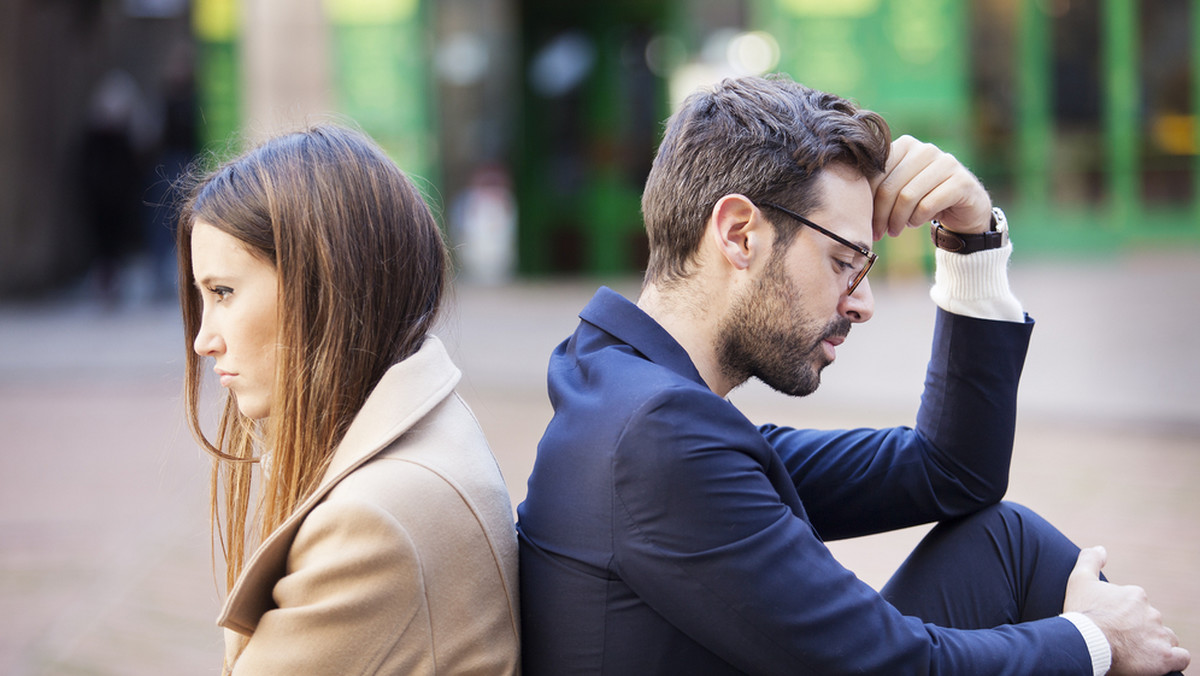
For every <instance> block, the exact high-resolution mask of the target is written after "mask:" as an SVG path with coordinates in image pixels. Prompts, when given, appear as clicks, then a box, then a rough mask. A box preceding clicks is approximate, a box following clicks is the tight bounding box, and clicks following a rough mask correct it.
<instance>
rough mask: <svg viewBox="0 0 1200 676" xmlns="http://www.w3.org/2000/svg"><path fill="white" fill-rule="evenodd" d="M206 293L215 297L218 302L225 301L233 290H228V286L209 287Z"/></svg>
mask: <svg viewBox="0 0 1200 676" xmlns="http://www.w3.org/2000/svg"><path fill="white" fill-rule="evenodd" d="M208 291H209V293H211V294H212V295H214V296H216V297H217V299H218V300H225V298H227V297H228V296H229V295H230V294H232V293H233V289H231V288H229V287H228V286H213V287H209V289H208Z"/></svg>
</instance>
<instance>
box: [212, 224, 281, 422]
mask: <svg viewBox="0 0 1200 676" xmlns="http://www.w3.org/2000/svg"><path fill="white" fill-rule="evenodd" d="M192 272H193V275H194V277H195V280H196V289H197V290H198V292H199V293H200V298H201V301H202V303H203V309H202V315H201V321H200V332H199V333H198V334H196V340H195V341H194V342H193V343H192V349H194V350H195V351H196V354H198V355H200V356H201V357H212V358H213V360H214V362H215V368H214V370H215V371H216V373H217V375H218V376H219V377H220V379H221V386H222V387H228V388H229V391H230V392H232V393H233V395H234V398H235V399H236V400H237V406H238V409H239V410H240V411H241V412H242V414H243V415H245V416H247V417H249V418H255V419H258V418H265V417H267V416H268V415H270V413H271V393H272V392H273V391H274V386H275V346H276V343H277V340H278V336H277V333H278V316H277V314H276V305H277V303H278V295H279V275H278V274H277V273H276V271H275V267H274V266H273V265H271V264H270V263H268V262H266V261H264V260H263V259H261V258H259V257H258V256H255V255H254V254H252V253H250V251H249V250H248V249H247V248H246V247H245V245H243V244H242V243H241V242H240V241H238V240H237V239H235V238H234V237H232V236H231V235H228V234H226V233H224V232H222V231H221V230H218V229H217V228H215V227H213V226H211V225H209V224H207V223H204V222H202V221H197V222H196V224H195V226H194V227H193V228H192Z"/></svg>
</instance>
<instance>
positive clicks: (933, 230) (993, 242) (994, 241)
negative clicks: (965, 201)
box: [929, 208, 1008, 254]
mask: <svg viewBox="0 0 1200 676" xmlns="http://www.w3.org/2000/svg"><path fill="white" fill-rule="evenodd" d="M929 236H930V238H931V239H932V240H933V245H934V246H936V247H937V248H939V249H942V250H943V251H951V252H953V253H960V254H969V253H975V252H976V251H986V250H988V249H999V248H1000V247H1002V246H1004V245H1005V244H1007V243H1008V223H1007V221H1006V220H1005V218H1004V212H1003V211H1000V209H998V208H993V209H992V229H991V230H988V231H987V232H980V233H971V234H967V233H962V232H954V231H953V230H947V229H946V228H945V227H943V226H942V224H941V223H938V222H937V221H933V222H932V223H930V224H929Z"/></svg>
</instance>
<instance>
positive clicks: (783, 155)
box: [642, 76, 891, 283]
mask: <svg viewBox="0 0 1200 676" xmlns="http://www.w3.org/2000/svg"><path fill="white" fill-rule="evenodd" d="M890 148H891V131H890V130H889V129H888V125H887V122H885V121H884V120H883V118H882V117H880V116H879V115H878V114H876V113H873V112H871V111H869V110H864V109H861V108H859V107H858V106H857V105H855V104H854V103H852V102H850V101H848V100H846V99H843V98H841V97H839V96H835V95H833V94H828V93H826V92H822V91H818V90H815V89H811V88H809V87H805V86H804V85H801V84H798V83H796V82H793V81H792V80H790V79H788V78H786V77H783V76H771V77H765V78H764V77H743V78H734V79H727V80H724V81H723V82H721V83H720V84H718V85H716V86H715V87H713V88H712V89H710V90H702V91H699V92H697V93H695V94H692V95H691V96H690V97H688V99H687V100H686V101H684V103H683V106H682V107H681V108H680V109H679V111H677V112H676V113H675V114H674V115H673V116H672V117H671V119H670V120H669V121H668V123H667V130H666V134H665V135H664V136H663V141H662V144H661V145H660V146H659V149H658V154H657V156H656V157H655V158H654V166H653V167H652V168H651V170H650V175H649V177H648V178H647V179H646V189H645V191H644V192H643V193H642V217H643V219H644V222H645V225H646V233H647V235H648V236H649V240H650V262H649V266H648V268H647V270H646V280H647V281H648V282H660V283H662V282H669V281H671V280H674V279H680V278H684V277H686V276H687V275H688V273H689V271H688V263H689V261H690V260H691V259H692V257H693V256H694V255H695V254H696V252H697V251H698V250H699V247H700V239H701V237H702V235H703V232H704V227H705V224H706V223H707V222H708V218H709V215H710V214H711V212H712V208H713V205H714V204H716V202H717V200H719V199H720V198H721V197H723V196H725V195H729V194H735V193H736V194H741V195H745V196H746V197H748V198H750V199H751V200H752V201H755V202H758V201H763V202H775V203H778V204H782V205H784V206H787V207H789V208H791V209H792V210H794V211H797V212H799V213H805V212H808V211H811V210H813V209H815V208H818V207H819V206H820V205H819V204H818V199H819V196H818V195H816V194H815V192H814V191H813V189H812V185H813V182H814V181H815V180H816V178H817V176H818V175H819V173H820V171H821V170H822V169H824V168H825V167H827V166H829V165H830V164H833V163H836V162H840V163H845V164H847V165H849V166H851V167H853V168H854V169H856V170H857V171H858V172H860V173H861V174H862V175H863V176H865V177H867V178H872V177H874V176H876V175H878V174H879V173H881V172H883V170H884V167H885V166H886V164H887V157H888V152H889V150H890ZM781 221H782V219H781ZM777 228H778V230H777V231H776V232H777V239H776V242H777V244H778V245H781V246H785V247H786V246H787V244H788V243H789V242H790V241H791V239H792V237H793V236H794V234H795V232H796V230H797V229H798V226H794V225H789V224H787V223H785V222H780V223H777Z"/></svg>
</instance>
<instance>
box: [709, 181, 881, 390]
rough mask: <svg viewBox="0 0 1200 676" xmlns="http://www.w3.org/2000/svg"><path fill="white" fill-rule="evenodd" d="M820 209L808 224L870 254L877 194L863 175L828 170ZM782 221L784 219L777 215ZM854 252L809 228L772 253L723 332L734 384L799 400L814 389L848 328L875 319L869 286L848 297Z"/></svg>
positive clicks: (721, 342)
mask: <svg viewBox="0 0 1200 676" xmlns="http://www.w3.org/2000/svg"><path fill="white" fill-rule="evenodd" d="M816 187H817V189H818V190H821V191H823V193H822V200H821V204H823V205H824V206H822V207H821V208H820V209H817V210H815V211H813V212H812V214H811V215H807V217H808V218H810V220H812V221H814V222H816V223H818V224H820V225H822V226H823V227H825V228H827V229H829V230H831V231H833V232H836V233H837V234H839V235H841V236H842V237H845V238H846V239H848V240H850V241H852V242H855V243H859V244H861V245H862V246H867V247H868V248H869V243H870V242H871V210H872V194H871V189H870V185H869V184H868V183H867V180H866V179H865V178H863V177H862V176H859V175H857V174H856V173H855V172H853V171H852V170H849V169H847V168H843V167H831V168H829V169H826V170H825V171H824V172H822V175H821V177H820V178H819V179H818V181H817V186H816ZM778 218H783V216H779V217H778ZM852 254H853V250H851V249H849V248H848V247H846V246H844V245H842V244H839V243H837V242H836V241H834V240H832V239H830V238H828V237H826V236H824V235H822V234H820V233H818V232H816V231H814V230H813V229H811V228H808V227H806V226H801V230H800V231H799V232H797V233H796V236H795V237H794V238H793V240H792V241H791V243H790V244H789V245H788V246H787V247H786V248H782V249H773V250H772V251H771V252H770V254H769V258H768V260H767V261H766V265H765V266H764V267H763V269H762V272H761V273H760V276H759V278H758V279H757V280H755V282H753V283H752V284H751V285H750V287H749V290H748V292H746V293H744V294H742V295H741V297H740V298H738V299H737V300H736V302H735V303H734V305H733V307H732V309H731V310H730V312H729V313H728V314H727V315H726V316H725V317H724V319H723V320H722V322H721V325H720V327H719V329H718V335H717V344H716V348H717V356H718V358H719V360H720V363H721V367H722V370H723V371H724V374H725V376H726V377H728V378H729V379H730V381H731V382H733V383H741V382H744V381H745V380H746V379H747V378H749V377H755V378H758V379H759V380H761V381H763V382H764V383H766V384H767V385H769V386H770V387H771V388H773V389H775V390H778V391H780V392H783V393H785V394H790V395H793V396H804V395H807V394H811V393H812V392H814V391H816V389H817V386H818V385H820V383H821V370H822V369H824V368H825V367H826V366H828V365H829V364H831V363H832V362H833V360H834V358H835V357H836V348H837V346H838V345H839V344H841V342H842V340H843V339H844V338H845V337H846V334H847V333H849V331H850V325H851V324H853V323H857V322H864V321H867V320H868V319H870V317H871V314H872V312H873V310H874V300H873V298H872V296H871V290H870V284H869V282H868V281H867V280H863V282H862V283H861V284H860V285H859V287H858V289H856V290H855V292H854V294H853V295H850V294H848V293H846V291H847V286H848V283H849V280H850V279H852V277H853V273H852V272H851V271H848V268H847V265H846V264H847V262H848V261H849V260H850V258H849V257H850V256H851V255H852Z"/></svg>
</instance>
